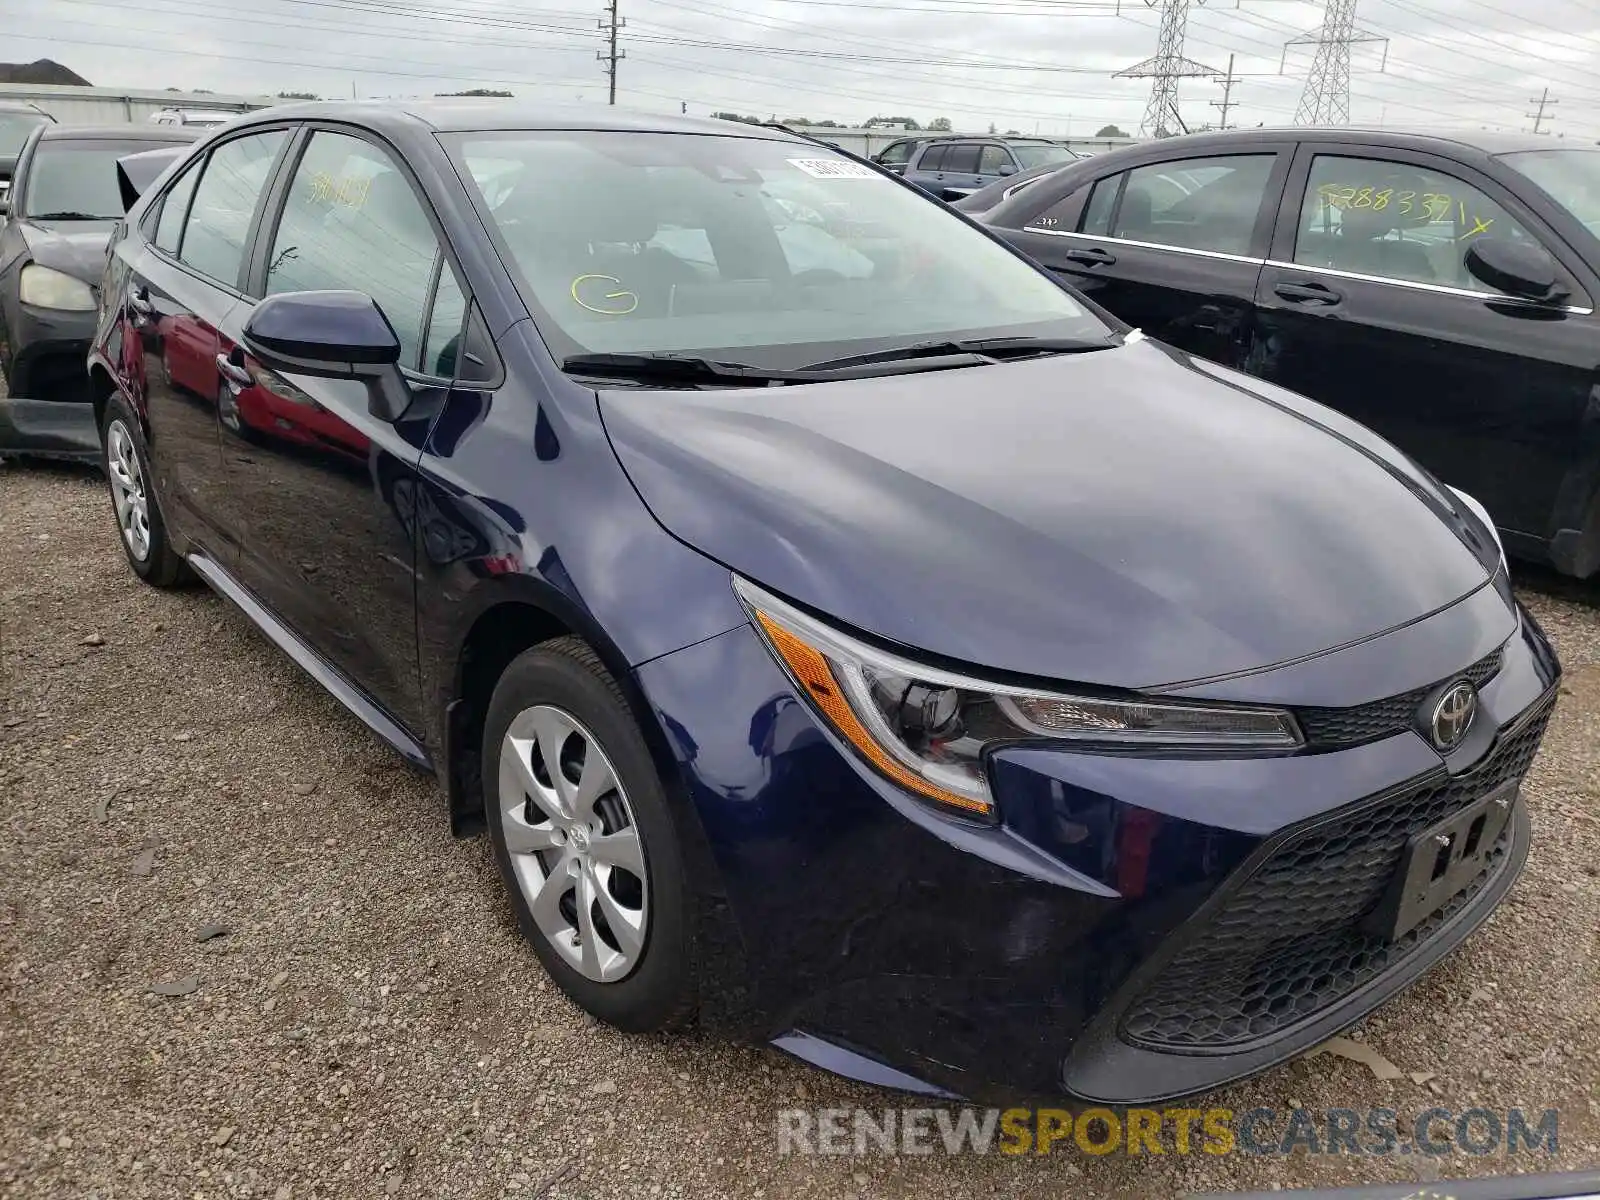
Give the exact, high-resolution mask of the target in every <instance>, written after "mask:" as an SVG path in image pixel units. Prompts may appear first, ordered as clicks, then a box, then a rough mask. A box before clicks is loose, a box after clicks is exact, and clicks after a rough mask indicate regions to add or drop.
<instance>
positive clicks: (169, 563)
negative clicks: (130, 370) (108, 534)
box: [100, 395, 190, 588]
mask: <svg viewBox="0 0 1600 1200" xmlns="http://www.w3.org/2000/svg"><path fill="white" fill-rule="evenodd" d="M100 445H101V449H102V451H103V453H104V455H105V466H106V478H107V480H108V481H109V482H110V484H111V507H112V511H113V512H115V514H116V517H117V532H118V533H119V534H121V536H122V550H123V553H125V554H126V555H127V556H128V565H129V566H131V567H132V568H133V570H134V573H135V574H136V575H138V576H139V578H140V579H143V580H144V581H145V582H146V583H148V584H151V585H152V586H154V587H161V588H169V587H177V586H178V585H180V584H183V583H187V582H188V581H189V579H190V572H189V567H188V564H187V563H185V562H184V561H183V558H182V556H181V555H179V554H178V553H177V552H176V551H175V550H174V549H173V548H172V543H171V540H170V539H169V538H168V537H167V527H166V523H165V522H164V521H163V520H162V519H161V505H160V503H159V502H158V501H157V499H156V493H155V487H154V481H155V477H154V475H153V474H152V472H151V470H150V460H149V458H148V456H147V455H146V454H145V449H144V441H143V439H142V438H141V437H140V435H139V423H138V421H136V420H135V419H134V416H133V414H132V413H130V412H129V411H128V406H127V405H126V404H125V403H124V402H123V400H122V398H121V397H120V396H115V395H113V396H112V397H111V399H110V400H109V401H107V403H106V411H105V416H104V418H103V419H102V423H101V429H100Z"/></svg>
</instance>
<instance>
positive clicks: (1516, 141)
mask: <svg viewBox="0 0 1600 1200" xmlns="http://www.w3.org/2000/svg"><path fill="white" fill-rule="evenodd" d="M1289 140H1293V141H1303V142H1350V141H1359V142H1364V143H1366V144H1368V145H1372V146H1385V147H1388V148H1390V149H1394V150H1429V149H1438V148H1439V147H1440V146H1441V144H1449V145H1451V146H1455V147H1458V148H1459V147H1465V148H1467V149H1471V150H1476V151H1478V152H1479V153H1482V154H1506V153H1509V152H1511V151H1514V150H1550V149H1559V148H1571V149H1577V148H1579V147H1585V146H1591V145H1595V144H1596V143H1594V142H1591V141H1590V140H1589V139H1586V138H1580V139H1570V138H1569V139H1560V140H1556V139H1552V138H1550V137H1549V136H1540V135H1537V134H1531V133H1502V132H1499V131H1495V130H1487V129H1430V128H1426V127H1418V128H1411V129H1369V128H1364V127H1362V126H1359V125H1335V126H1318V125H1285V126H1263V127H1261V128H1259V129H1229V130H1215V131H1212V132H1209V133H1191V134H1185V135H1183V136H1181V137H1174V138H1166V139H1163V140H1162V141H1161V142H1159V143H1150V142H1141V143H1136V145H1135V146H1130V147H1125V148H1126V149H1135V148H1137V149H1140V150H1148V149H1150V148H1151V146H1152V145H1159V146H1160V148H1161V149H1162V150H1163V151H1165V150H1190V149H1194V150H1209V149H1224V148H1236V147H1239V146H1241V145H1246V146H1247V145H1250V144H1253V143H1259V142H1282V141H1289ZM1115 153H1116V151H1109V152H1108V154H1115Z"/></svg>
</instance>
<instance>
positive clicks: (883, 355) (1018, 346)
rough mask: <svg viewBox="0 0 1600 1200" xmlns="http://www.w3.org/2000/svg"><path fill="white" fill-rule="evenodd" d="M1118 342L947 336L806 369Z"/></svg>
mask: <svg viewBox="0 0 1600 1200" xmlns="http://www.w3.org/2000/svg"><path fill="white" fill-rule="evenodd" d="M1117 344H1118V343H1117V342H1114V341H1109V340H1103V341H1090V340H1086V339H1083V338H1050V337H992V338H971V339H954V338H947V339H943V340H940V341H935V342H916V343H914V344H912V345H910V346H895V347H892V348H891V349H888V350H873V351H869V352H868V353H866V354H852V355H850V356H849V357H847V358H831V359H828V360H827V361H825V362H817V363H809V364H807V366H806V367H805V369H806V370H807V371H835V370H839V369H840V368H844V367H855V366H864V365H866V364H868V363H888V362H900V361H904V360H916V359H937V358H949V357H954V356H964V357H966V358H969V359H976V360H977V361H979V362H997V361H999V359H1000V358H1015V357H1022V356H1025V355H1033V354H1085V353H1088V352H1089V351H1091V350H1110V349H1111V348H1112V347H1113V346H1116V345H1117Z"/></svg>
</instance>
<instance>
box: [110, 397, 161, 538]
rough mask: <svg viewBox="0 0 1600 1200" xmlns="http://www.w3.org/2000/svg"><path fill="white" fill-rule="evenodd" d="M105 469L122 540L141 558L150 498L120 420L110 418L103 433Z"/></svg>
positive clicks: (129, 437) (137, 456)
mask: <svg viewBox="0 0 1600 1200" xmlns="http://www.w3.org/2000/svg"><path fill="white" fill-rule="evenodd" d="M106 473H107V474H109V475H110V476H111V500H112V503H114V504H115V505H116V506H117V524H118V525H120V526H121V527H122V540H123V541H125V542H127V543H128V551H129V553H131V554H132V555H133V556H134V558H136V559H138V560H139V561H140V562H143V561H144V560H145V557H146V556H147V555H148V554H149V553H150V500H149V497H148V496H146V494H145V490H144V472H143V471H142V470H141V469H140V468H139V455H138V453H137V452H136V451H135V450H134V448H133V435H132V434H131V433H129V432H128V427H127V426H126V425H124V424H123V423H122V422H121V421H113V422H111V429H110V430H109V431H108V433H107V435H106Z"/></svg>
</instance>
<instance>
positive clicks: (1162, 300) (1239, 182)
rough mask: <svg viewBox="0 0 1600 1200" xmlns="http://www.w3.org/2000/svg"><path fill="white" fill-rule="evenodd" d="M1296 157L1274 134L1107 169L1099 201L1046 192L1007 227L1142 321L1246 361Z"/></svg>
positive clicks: (1213, 353) (1221, 356)
mask: <svg viewBox="0 0 1600 1200" xmlns="http://www.w3.org/2000/svg"><path fill="white" fill-rule="evenodd" d="M1289 158H1290V154H1289V151H1288V148H1286V147H1285V148H1282V149H1278V150H1274V149H1273V148H1272V147H1270V146H1269V147H1267V148H1265V149H1264V150H1263V151H1262V152H1259V153H1251V154H1230V155H1222V156H1209V157H1205V158H1183V159H1175V160H1170V161H1164V162H1157V163H1150V164H1148V165H1145V166H1140V167H1134V168H1132V169H1131V170H1127V171H1122V172H1119V173H1117V174H1115V175H1110V176H1106V177H1102V178H1101V179H1098V180H1096V181H1095V183H1094V186H1093V190H1092V191H1091V192H1090V193H1089V196H1088V200H1087V202H1085V201H1084V199H1083V196H1082V194H1081V193H1082V188H1078V189H1075V190H1074V191H1073V192H1072V193H1071V194H1070V195H1068V196H1066V197H1064V198H1061V199H1054V198H1053V197H1052V196H1050V195H1049V194H1041V195H1040V196H1039V197H1038V199H1037V204H1038V210H1037V211H1036V212H1033V213H1031V214H1029V215H1028V216H1026V217H1025V218H1023V220H1022V221H1021V226H1022V227H1021V228H1020V229H1014V230H1007V231H1004V232H1005V233H1006V235H1007V237H1008V238H1009V239H1010V240H1011V241H1013V242H1014V243H1016V244H1017V245H1018V247H1019V248H1020V249H1022V250H1024V251H1026V252H1027V253H1028V254H1030V255H1032V256H1033V257H1034V258H1037V259H1038V260H1039V261H1040V262H1042V263H1044V265H1045V266H1047V267H1049V268H1050V269H1051V270H1052V271H1055V272H1057V273H1058V274H1060V275H1061V276H1062V277H1064V278H1065V279H1067V280H1068V281H1069V282H1070V283H1072V284H1073V286H1075V287H1076V288H1078V289H1079V290H1080V291H1082V292H1083V293H1084V294H1085V295H1086V296H1088V297H1090V298H1091V299H1093V300H1095V301H1096V302H1098V303H1100V304H1102V305H1104V306H1105V307H1106V308H1107V309H1109V310H1110V311H1111V312H1113V313H1115V314H1116V315H1117V316H1119V317H1121V318H1122V319H1123V320H1124V321H1126V322H1128V323H1129V324H1130V325H1134V326H1137V327H1138V328H1140V329H1142V330H1144V332H1145V333H1147V334H1148V335H1150V336H1151V337H1154V338H1159V339H1160V340H1161V341H1163V342H1166V343H1167V344H1168V345H1172V346H1176V347H1178V348H1179V349H1181V350H1188V351H1190V352H1191V353H1194V354H1198V355H1200V356H1201V357H1203V358H1208V359H1211V360H1213V361H1215V362H1219V363H1222V364H1224V365H1226V366H1237V365H1238V364H1239V363H1240V362H1241V361H1242V359H1243V357H1244V353H1245V350H1246V348H1247V347H1248V345H1249V340H1250V324H1251V319H1252V316H1253V312H1254V304H1255V293H1256V278H1257V276H1258V275H1259V274H1260V273H1261V265H1262V262H1263V261H1264V256H1265V253H1266V247H1267V242H1268V240H1269V238H1270V231H1271V221H1272V213H1273V211H1274V210H1275V209H1276V206H1277V202H1278V196H1279V194H1280V192H1281V190H1282V186H1283V184H1282V181H1283V177H1284V176H1285V175H1286V174H1287V169H1288V162H1289ZM1023 194H1024V195H1028V194H1030V193H1028V192H1025V193H1023Z"/></svg>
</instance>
